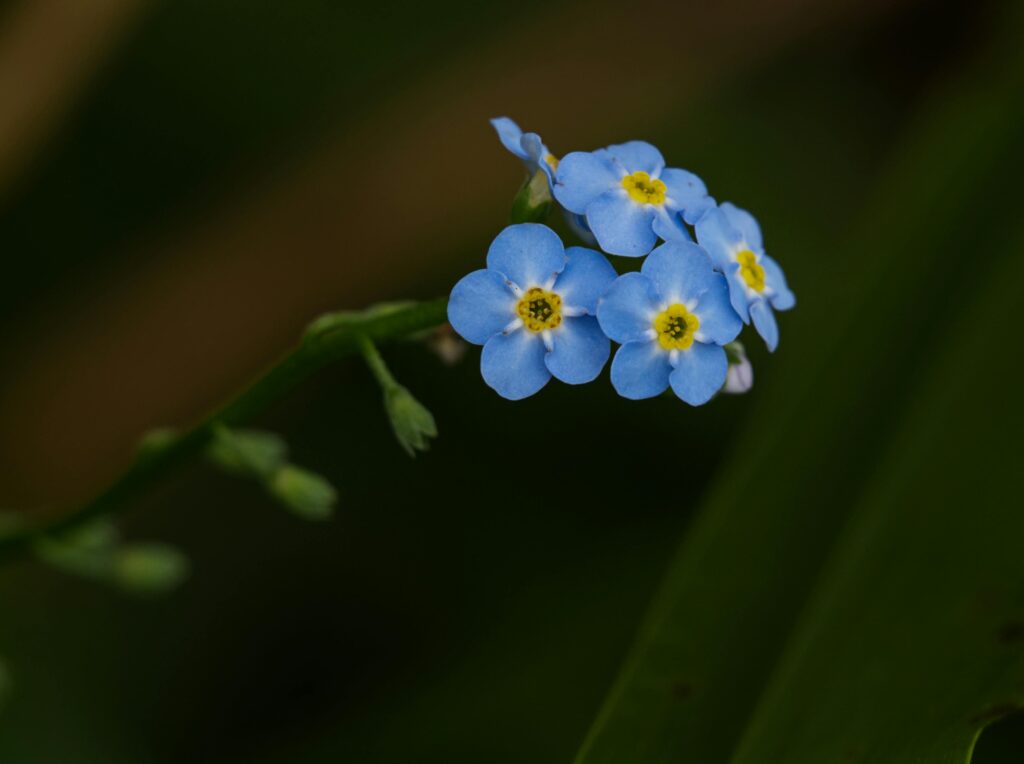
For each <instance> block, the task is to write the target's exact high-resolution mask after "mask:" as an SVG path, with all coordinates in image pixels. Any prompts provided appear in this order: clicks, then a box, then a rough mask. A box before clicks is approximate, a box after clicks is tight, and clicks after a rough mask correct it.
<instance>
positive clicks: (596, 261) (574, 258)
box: [554, 247, 619, 315]
mask: <svg viewBox="0 0 1024 764" xmlns="http://www.w3.org/2000/svg"><path fill="white" fill-rule="evenodd" d="M565 255H566V257H567V258H568V262H567V263H566V265H565V270H564V271H562V272H561V273H560V274H559V275H558V280H557V281H555V286H554V290H555V291H556V292H558V294H559V295H561V297H562V304H563V305H564V306H565V307H573V308H582V309H583V310H585V311H586V312H587V313H590V314H591V315H594V313H596V312H597V300H598V298H600V297H601V295H603V294H604V293H605V291H606V290H607V289H608V287H610V286H611V284H612V282H613V281H615V278H616V277H617V276H618V275H619V274H618V273H616V272H615V268H614V267H613V266H612V264H611V263H609V262H608V258H606V257H605V256H604V255H602V254H601V253H600V252H595V251H594V250H592V249H586V248H585V247H569V249H567V250H566V251H565Z"/></svg>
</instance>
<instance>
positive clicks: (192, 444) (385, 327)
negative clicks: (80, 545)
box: [0, 299, 447, 560]
mask: <svg viewBox="0 0 1024 764" xmlns="http://www.w3.org/2000/svg"><path fill="white" fill-rule="evenodd" d="M446 320H447V300H445V299H438V300H433V301H430V302H423V303H406V304H402V305H391V306H381V307H380V308H376V309H370V310H368V311H366V312H364V313H337V314H332V315H329V316H325V317H323V318H322V319H320V320H318V321H317V322H316V323H315V324H313V326H312V327H311V328H310V331H309V332H307V334H306V336H305V337H304V338H303V340H302V342H301V343H300V344H299V345H298V347H296V348H295V349H294V350H292V351H291V352H290V353H288V354H287V355H286V356H284V357H283V358H282V359H281V360H280V361H278V362H277V363H276V364H274V365H273V366H272V367H271V368H270V369H268V370H267V371H266V372H265V373H264V374H263V375H262V376H260V377H259V378H258V379H257V380H256V381H255V382H253V383H252V384H251V385H250V386H249V387H248V388H246V389H245V390H243V391H242V392H241V393H240V394H238V395H237V396H236V397H234V398H232V399H231V400H229V401H228V402H227V403H225V404H224V405H223V406H221V407H220V408H218V409H216V410H215V411H213V412H212V413H210V414H209V415H208V416H206V417H205V418H204V419H202V420H201V421H199V422H198V423H196V424H195V425H193V426H192V427H191V428H190V429H188V430H186V431H184V432H182V433H180V434H177V435H175V436H174V437H172V438H170V439H169V440H168V441H166V442H165V443H162V444H161V445H160V446H159V447H157V448H154V449H152V450H150V451H145V452H143V453H140V454H139V456H138V458H137V459H136V461H135V463H134V464H133V465H132V466H131V467H130V468H129V469H128V471H127V472H125V473H124V474H123V475H122V476H121V477H120V478H119V479H118V480H117V481H116V482H115V483H114V484H113V485H111V486H110V487H109V488H107V489H106V490H105V491H103V493H101V494H100V495H99V496H97V497H96V498H94V499H93V500H92V501H90V502H88V503H86V504H83V505H82V506H80V507H78V508H77V509H75V510H72V511H71V512H69V513H67V514H64V515H62V516H60V517H58V518H56V519H52V520H49V521H47V522H45V523H42V524H40V525H38V526H36V527H33V528H28V529H25V530H20V531H16V532H14V533H11V534H9V535H7V536H5V537H3V538H0V560H4V559H7V558H9V557H13V556H16V555H18V554H22V553H24V552H26V551H28V550H29V549H30V548H31V545H32V543H33V542H34V541H36V540H38V539H40V538H43V537H45V536H48V535H50V534H54V533H60V532H63V531H67V530H71V529H72V528H74V527H76V526H79V525H81V524H82V523H85V522H87V521H89V520H91V519H93V518H96V517H100V516H103V515H108V514H112V513H114V512H118V511H120V510H122V509H124V507H125V506H126V505H127V504H128V503H129V502H130V501H131V500H132V499H134V498H135V497H136V496H138V495H140V494H141V493H143V492H144V491H145V490H146V489H147V488H148V487H149V486H150V485H151V484H152V483H154V482H155V481H156V480H158V479H159V478H161V477H163V476H165V475H166V474H167V473H169V472H171V471H172V470H173V469H175V468H177V467H179V466H181V465H182V464H184V463H185V462H186V461H188V460H189V459H190V458H191V457H193V456H194V455H195V454H197V453H199V452H200V451H201V450H202V449H203V448H205V447H206V445H207V443H209V441H210V438H211V436H212V435H213V432H214V428H215V427H216V426H217V425H219V424H225V425H228V426H237V425H240V424H243V423H245V422H246V421H248V420H250V419H251V418H252V417H254V416H255V415H256V414H258V413H259V412H261V411H262V410H263V409H265V408H266V407H267V406H268V405H269V404H271V403H273V402H274V401H275V400H277V399H279V398H281V397H282V396H284V395H285V394H286V393H288V392H289V391H290V390H292V389H293V388H294V387H295V386H296V385H298V384H299V383H300V382H302V381H304V380H306V379H308V378H309V377H310V376H312V375H313V374H314V373H315V372H317V371H319V370H320V369H322V368H323V367H324V366H327V365H329V364H331V363H334V362H335V361H338V360H340V359H342V358H345V357H347V356H349V355H352V354H354V353H356V352H360V351H361V352H363V354H364V355H365V354H366V351H365V350H364V349H363V347H364V345H365V344H366V343H369V345H370V347H373V343H375V342H388V341H393V340H398V339H403V338H407V337H409V336H411V335H415V334H417V333H419V332H422V331H425V330H428V329H432V328H434V327H436V326H439V325H441V324H443V323H444V322H445V321H446ZM373 353H375V354H376V348H373ZM377 359H378V360H379V361H380V368H382V369H383V373H384V374H387V376H388V377H389V378H390V374H389V373H388V371H387V367H385V366H384V365H383V360H380V355H379V354H377ZM367 362H368V363H370V365H371V368H374V365H373V363H372V362H371V361H370V359H369V357H367ZM374 374H379V370H378V369H376V368H374ZM378 379H380V377H379V376H378ZM391 381H392V383H393V382H394V380H393V379H392V380H391Z"/></svg>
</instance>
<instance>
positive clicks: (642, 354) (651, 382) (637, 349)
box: [612, 342, 672, 401]
mask: <svg viewBox="0 0 1024 764" xmlns="http://www.w3.org/2000/svg"><path fill="white" fill-rule="evenodd" d="M671 373H672V366H671V364H669V362H668V353H666V352H665V351H664V350H662V349H661V347H660V346H659V345H658V343H657V342H628V343H626V344H625V345H623V346H622V347H620V348H619V352H617V353H616V354H615V358H614V360H612V387H614V388H615V392H617V393H618V394H619V395H621V396H622V397H623V398H630V399H632V400H634V401H637V400H640V399H641V398H653V397H654V396H655V395H661V394H662V393H663V392H665V390H666V388H668V380H669V375H670V374H671Z"/></svg>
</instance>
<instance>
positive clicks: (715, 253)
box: [694, 207, 743, 271]
mask: <svg viewBox="0 0 1024 764" xmlns="http://www.w3.org/2000/svg"><path fill="white" fill-rule="evenodd" d="M694 228H695V229H696V231H697V243H698V244H700V245H701V246H702V247H704V249H706V250H707V252H708V254H709V255H711V260H712V262H714V264H715V267H717V268H719V269H720V270H723V271H724V270H725V266H726V265H727V264H729V263H731V262H734V261H733V254H734V253H735V252H736V250H737V248H738V246H739V244H740V243H741V242H742V240H743V234H741V233H740V232H739V230H737V229H736V228H735V227H733V225H732V224H731V223H730V222H729V220H728V218H726V216H725V213H723V212H722V210H721V208H720V207H714V208H712V209H709V210H708V211H707V212H705V213H704V214H703V215H702V216H701V218H700V220H698V221H697V224H696V225H695V226H694Z"/></svg>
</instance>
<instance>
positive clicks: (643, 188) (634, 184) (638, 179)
mask: <svg viewBox="0 0 1024 764" xmlns="http://www.w3.org/2000/svg"><path fill="white" fill-rule="evenodd" d="M622 187H623V188H624V189H626V191H628V192H629V198H630V199H632V200H633V201H634V202H636V203H638V204H664V203H665V184H664V183H662V182H661V181H660V180H651V176H650V175H648V174H647V173H646V172H643V171H642V170H641V171H638V172H634V173H633V174H632V175H627V176H626V177H624V178H623V179H622Z"/></svg>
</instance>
